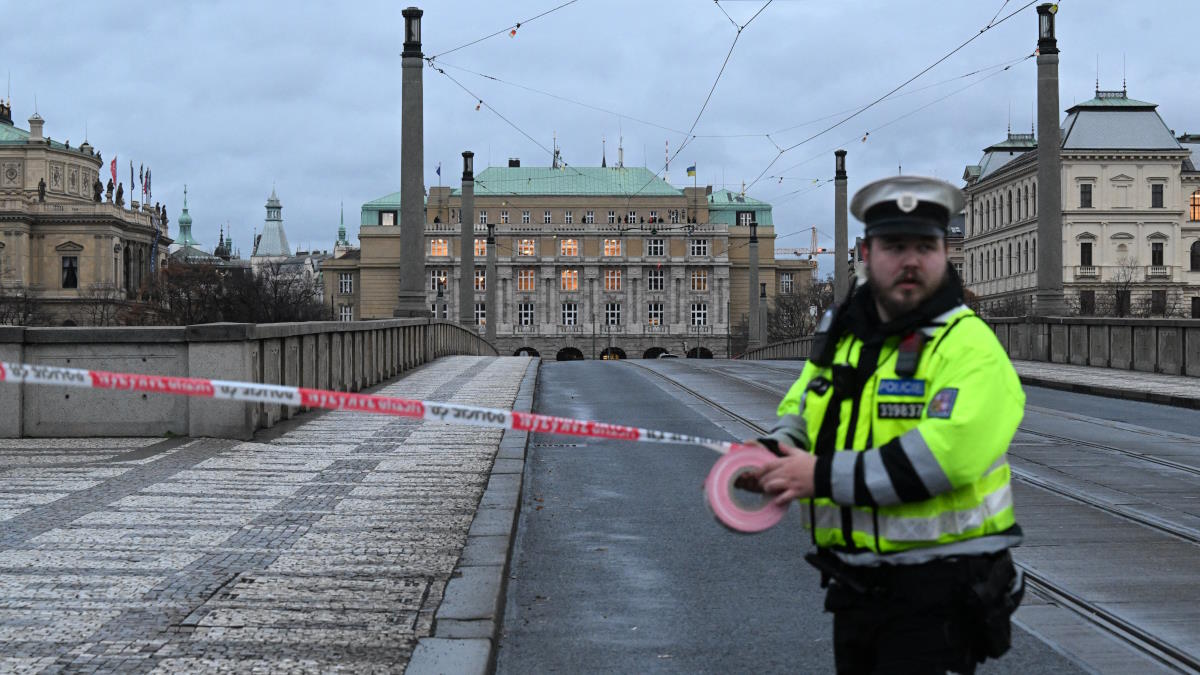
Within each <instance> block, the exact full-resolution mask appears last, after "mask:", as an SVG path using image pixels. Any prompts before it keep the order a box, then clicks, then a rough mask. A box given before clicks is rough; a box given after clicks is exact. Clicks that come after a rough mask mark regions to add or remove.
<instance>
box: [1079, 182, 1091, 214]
mask: <svg viewBox="0 0 1200 675" xmlns="http://www.w3.org/2000/svg"><path fill="white" fill-rule="evenodd" d="M1079 208H1081V209H1090V208H1092V184H1091V183H1082V184H1081V185H1080V186H1079Z"/></svg>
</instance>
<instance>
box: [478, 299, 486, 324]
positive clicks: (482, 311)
mask: <svg viewBox="0 0 1200 675" xmlns="http://www.w3.org/2000/svg"><path fill="white" fill-rule="evenodd" d="M475 325H476V326H485V325H487V305H486V304H485V303H482V302H477V303H475Z"/></svg>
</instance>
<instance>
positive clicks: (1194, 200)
mask: <svg viewBox="0 0 1200 675" xmlns="http://www.w3.org/2000/svg"><path fill="white" fill-rule="evenodd" d="M1189 206H1191V209H1190V210H1189V215H1188V220H1192V221H1196V220H1200V190H1196V191H1195V192H1193V193H1192V197H1191V200H1190V203H1189ZM1192 269H1196V267H1195V266H1193V267H1192Z"/></svg>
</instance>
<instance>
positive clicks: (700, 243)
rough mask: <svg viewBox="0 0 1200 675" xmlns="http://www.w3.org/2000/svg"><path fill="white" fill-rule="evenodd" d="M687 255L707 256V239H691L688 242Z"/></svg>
mask: <svg viewBox="0 0 1200 675" xmlns="http://www.w3.org/2000/svg"><path fill="white" fill-rule="evenodd" d="M688 254H689V255H708V240H707V239H692V240H690V241H688Z"/></svg>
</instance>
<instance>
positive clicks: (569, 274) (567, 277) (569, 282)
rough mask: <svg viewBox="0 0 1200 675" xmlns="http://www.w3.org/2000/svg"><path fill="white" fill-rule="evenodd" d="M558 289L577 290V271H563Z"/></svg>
mask: <svg viewBox="0 0 1200 675" xmlns="http://www.w3.org/2000/svg"><path fill="white" fill-rule="evenodd" d="M559 288H560V289H561V290H564V291H577V290H579V270H563V271H562V285H561V286H560V287H559Z"/></svg>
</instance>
